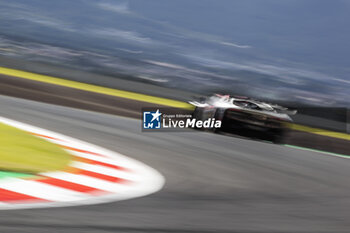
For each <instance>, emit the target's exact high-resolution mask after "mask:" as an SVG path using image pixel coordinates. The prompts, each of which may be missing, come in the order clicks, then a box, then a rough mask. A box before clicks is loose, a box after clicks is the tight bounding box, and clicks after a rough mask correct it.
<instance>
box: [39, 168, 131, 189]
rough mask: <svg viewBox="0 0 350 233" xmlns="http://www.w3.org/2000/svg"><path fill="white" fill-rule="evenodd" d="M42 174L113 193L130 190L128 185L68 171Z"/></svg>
mask: <svg viewBox="0 0 350 233" xmlns="http://www.w3.org/2000/svg"><path fill="white" fill-rule="evenodd" d="M42 175H44V176H48V177H51V178H55V179H59V180H64V181H68V182H72V183H76V184H81V185H85V186H88V187H92V188H95V189H100V190H104V191H108V192H113V193H114V192H122V191H125V190H128V186H125V185H121V184H118V183H113V182H109V181H105V180H101V179H97V178H94V177H90V176H86V175H78V174H72V173H68V172H48V173H43V174H42Z"/></svg>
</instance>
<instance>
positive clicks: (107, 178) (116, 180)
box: [78, 170, 130, 183]
mask: <svg viewBox="0 0 350 233" xmlns="http://www.w3.org/2000/svg"><path fill="white" fill-rule="evenodd" d="M78 174H79V175H85V176H90V177H94V178H97V179H101V180H105V181H110V182H114V183H127V182H130V181H129V180H126V179H123V178H119V177H114V176H108V175H104V174H101V173H96V172H91V171H87V170H80V171H79V172H78Z"/></svg>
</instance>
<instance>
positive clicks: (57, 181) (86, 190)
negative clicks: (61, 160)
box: [36, 178, 106, 194]
mask: <svg viewBox="0 0 350 233" xmlns="http://www.w3.org/2000/svg"><path fill="white" fill-rule="evenodd" d="M36 181H37V182H42V183H45V184H50V185H54V186H57V187H61V188H65V189H70V190H74V191H77V192H83V193H91V194H93V193H102V192H106V191H102V190H99V189H95V188H92V187H89V186H85V185H81V184H76V183H73V182H69V181H65V180H60V179H55V178H47V179H39V180H36Z"/></svg>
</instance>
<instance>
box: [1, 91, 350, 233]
mask: <svg viewBox="0 0 350 233" xmlns="http://www.w3.org/2000/svg"><path fill="white" fill-rule="evenodd" d="M0 106H1V108H0V115H1V116H4V117H8V118H12V119H14V120H18V121H22V122H25V123H29V124H32V125H37V126H40V127H42V128H46V129H49V130H53V131H56V132H59V133H63V134H66V135H69V136H72V137H75V138H78V139H82V140H85V141H87V142H91V143H94V144H97V145H100V146H103V147H105V148H108V149H111V150H114V151H117V152H120V153H123V154H125V155H127V156H129V157H132V158H135V159H138V160H140V161H142V162H144V163H146V164H148V165H150V166H152V167H153V168H155V169H157V170H158V171H160V172H161V173H162V174H163V175H164V176H165V178H166V185H165V187H164V188H163V190H161V191H160V192H158V193H156V194H153V195H150V196H146V197H142V198H138V199H132V200H127V201H121V202H115V203H108V204H100V205H91V206H80V207H66V208H50V209H33V210H6V211H0V232H16V233H20V232H25V233H31V232H35V233H41V232H73V233H75V232H84V233H89V232H176V233H177V232H198V233H199V232H203V233H206V232H243V233H245V232H317V233H322V232H332V233H333V232H349V229H350V182H349V177H350V160H348V159H343V158H338V157H332V156H328V155H323V154H320V153H317V152H310V151H303V150H298V149H293V148H287V147H284V146H279V145H273V144H268V143H263V142H258V141H252V140H246V139H239V138H234V137H227V136H223V135H215V134H210V133H203V132H197V131H191V132H181V133H180V132H176V133H175V132H173V133H142V132H141V130H140V124H141V123H140V121H138V120H136V119H130V118H124V117H118V116H113V115H108V114H102V113H95V112H89V111H85V110H76V109H73V108H68V107H60V106H55V105H49V104H44V103H39V102H33V101H29V100H23V99H16V98H12V97H5V96H0Z"/></svg>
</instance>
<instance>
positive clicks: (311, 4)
mask: <svg viewBox="0 0 350 233" xmlns="http://www.w3.org/2000/svg"><path fill="white" fill-rule="evenodd" d="M349 10H350V2H349V1H347V0H334V1H329V0H309V1H296V0H284V1H278V0H265V1H260V0H248V1H243V0H241V1H231V0H220V1H214V0H201V1H196V0H177V1H170V0H152V1H146V0H109V1H108V0H76V1H69V0H62V1H40V0H16V1H0V56H2V57H6V58H12V59H15V60H12V63H16V64H18V62H20V61H23V60H24V61H26V62H40V63H41V64H54V65H56V66H61V67H68V68H73V69H74V70H82V71H87V72H90V73H91V72H92V73H96V74H103V75H107V76H112V77H119V78H123V79H128V80H136V81H139V82H146V83H151V84H156V85H159V86H165V87H171V88H175V89H180V90H190V91H191V92H194V93H209V92H217V91H220V92H229V93H235V94H242V95H248V96H252V97H256V98H263V99H267V100H278V101H293V102H299V103H304V104H311V105H317V106H327V107H334V106H337V107H346V106H349V104H350V101H349V97H350V96H349V95H350V92H349V88H350V79H349V75H348V74H349V71H350V68H349V67H350V64H349V63H350V60H349V59H348V54H349V53H350V27H349V25H348V23H349V22H350V14H349ZM19 60H20V61H19ZM8 61H9V60H8V59H5V61H4V60H3V61H2V63H3V64H6V63H8ZM35 64H37V63H35ZM22 67H23V65H22ZM35 67H37V66H35V65H31V69H34V68H35ZM37 69H40V68H37ZM47 70H48V68H41V73H43V72H51V73H52V72H53V71H52V70H53V69H52V68H51V71H47ZM34 71H35V70H34ZM39 71H40V70H39ZM57 73H58V74H61V76H62V72H61V71H57ZM95 82H98V81H96V80H95Z"/></svg>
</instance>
